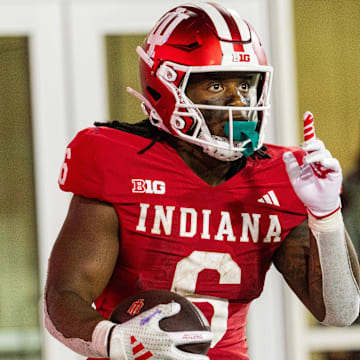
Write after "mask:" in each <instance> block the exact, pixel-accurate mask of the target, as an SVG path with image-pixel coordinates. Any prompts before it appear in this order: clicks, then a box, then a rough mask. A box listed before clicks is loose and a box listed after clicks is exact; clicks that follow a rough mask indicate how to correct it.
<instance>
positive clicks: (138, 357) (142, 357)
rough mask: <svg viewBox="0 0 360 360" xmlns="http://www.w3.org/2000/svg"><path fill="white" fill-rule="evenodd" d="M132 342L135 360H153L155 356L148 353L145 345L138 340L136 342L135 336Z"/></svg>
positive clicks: (132, 337)
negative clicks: (151, 359)
mask: <svg viewBox="0 0 360 360" xmlns="http://www.w3.org/2000/svg"><path fill="white" fill-rule="evenodd" d="M130 342H131V346H132V353H133V355H134V360H147V359H150V358H153V354H152V353H151V352H150V351H146V349H145V347H144V345H143V344H142V343H141V342H139V341H138V340H136V338H135V336H131V338H130ZM144 350H145V352H144ZM140 353H141V354H140Z"/></svg>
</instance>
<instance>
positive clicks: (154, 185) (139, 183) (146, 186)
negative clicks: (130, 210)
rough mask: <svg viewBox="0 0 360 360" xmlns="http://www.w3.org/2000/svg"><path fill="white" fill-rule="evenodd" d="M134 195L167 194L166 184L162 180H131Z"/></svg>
mask: <svg viewBox="0 0 360 360" xmlns="http://www.w3.org/2000/svg"><path fill="white" fill-rule="evenodd" d="M131 182H132V185H133V187H132V189H131V191H132V192H133V193H145V194H157V195H162V194H165V191H166V187H165V183H164V182H163V181H160V180H144V179H131Z"/></svg>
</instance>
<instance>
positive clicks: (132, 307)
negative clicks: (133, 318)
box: [127, 299, 144, 315]
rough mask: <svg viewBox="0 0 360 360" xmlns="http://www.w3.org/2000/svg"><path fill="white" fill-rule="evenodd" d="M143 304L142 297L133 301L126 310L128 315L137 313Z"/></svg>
mask: <svg viewBox="0 0 360 360" xmlns="http://www.w3.org/2000/svg"><path fill="white" fill-rule="evenodd" d="M143 306H144V299H138V300H136V301H134V302H133V303H132V304H131V305H130V307H129V308H128V310H127V313H128V314H129V315H137V314H139V312H140V310H141V309H142V307H143Z"/></svg>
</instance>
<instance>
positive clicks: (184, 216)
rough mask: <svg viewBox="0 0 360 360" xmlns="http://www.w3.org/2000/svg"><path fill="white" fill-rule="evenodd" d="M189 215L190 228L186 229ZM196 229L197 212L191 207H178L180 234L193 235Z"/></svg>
mask: <svg viewBox="0 0 360 360" xmlns="http://www.w3.org/2000/svg"><path fill="white" fill-rule="evenodd" d="M188 215H190V230H188V229H187V225H188V224H189V221H188V218H189V216H188ZM196 230H197V212H196V210H195V209H193V208H183V207H182V208H180V236H181V237H194V235H195V234H196Z"/></svg>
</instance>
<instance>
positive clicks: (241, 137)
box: [224, 121, 259, 156]
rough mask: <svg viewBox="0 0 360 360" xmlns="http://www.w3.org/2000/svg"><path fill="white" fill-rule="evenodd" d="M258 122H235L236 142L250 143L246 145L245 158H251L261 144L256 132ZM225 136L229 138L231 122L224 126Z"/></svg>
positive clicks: (234, 136)
mask: <svg viewBox="0 0 360 360" xmlns="http://www.w3.org/2000/svg"><path fill="white" fill-rule="evenodd" d="M256 125H257V122H256V121H233V138H234V141H246V140H249V139H250V141H249V142H248V143H247V144H246V145H245V151H243V152H242V153H243V155H244V156H250V155H252V154H253V153H254V151H255V147H256V146H257V144H258V142H259V133H258V132H257V131H255V128H256ZM224 130H225V134H226V136H227V137H229V122H227V123H226V124H225V126H224Z"/></svg>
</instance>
